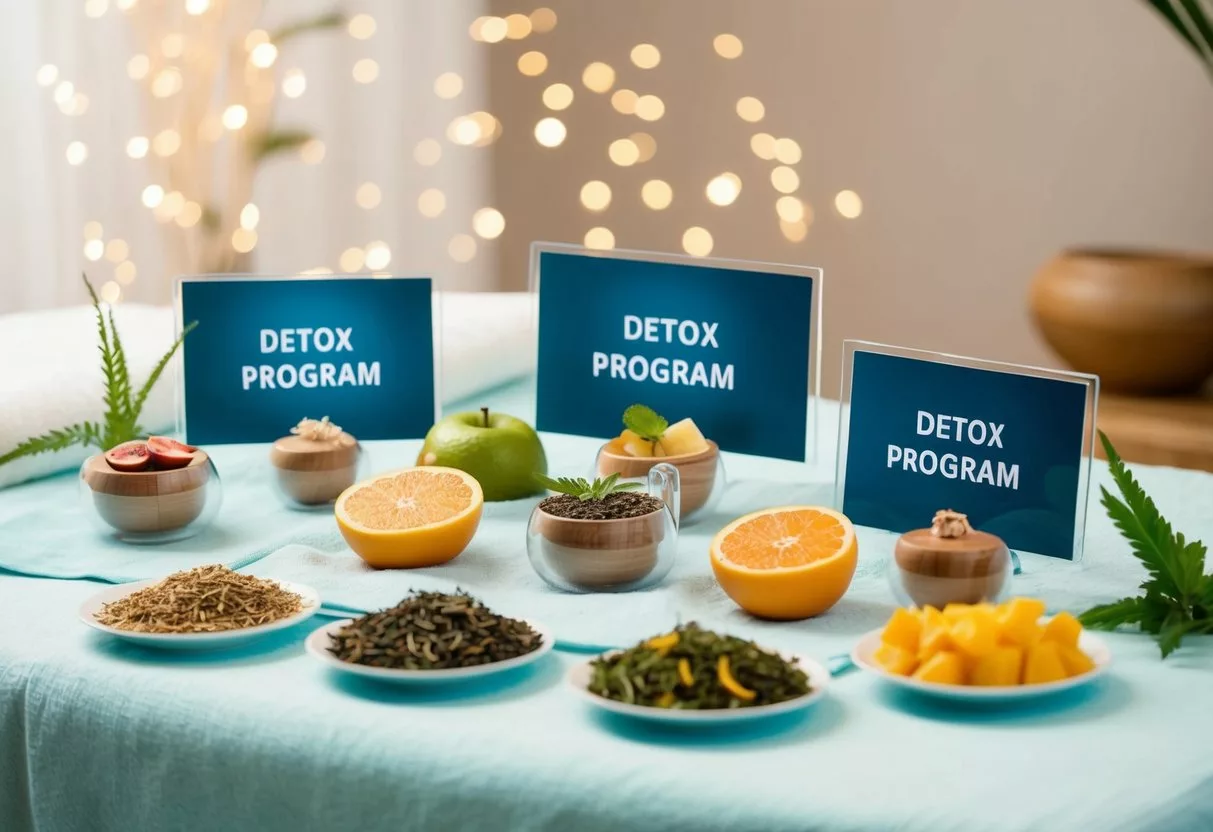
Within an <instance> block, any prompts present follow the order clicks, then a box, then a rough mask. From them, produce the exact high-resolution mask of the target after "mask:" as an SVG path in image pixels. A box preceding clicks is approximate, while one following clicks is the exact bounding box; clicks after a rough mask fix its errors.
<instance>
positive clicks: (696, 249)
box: [682, 225, 713, 257]
mask: <svg viewBox="0 0 1213 832" xmlns="http://www.w3.org/2000/svg"><path fill="white" fill-rule="evenodd" d="M712 245H713V241H712V235H711V233H710V232H709V231H708V230H707V229H706V228H700V227H699V226H697V225H694V226H691V227H690V228H688V229H687V230H686V231H685V232H683V234H682V250H683V251H685V252H686V253H687V254H691V255H694V256H695V257H707V256H708V255H709V254H711V253H712Z"/></svg>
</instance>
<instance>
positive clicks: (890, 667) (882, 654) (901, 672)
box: [872, 641, 918, 676]
mask: <svg viewBox="0 0 1213 832" xmlns="http://www.w3.org/2000/svg"><path fill="white" fill-rule="evenodd" d="M872 661H873V662H875V663H876V664H878V665H879V666H880V667H883V668H884V669H885V670H887V671H889V672H890V673H894V674H896V675H898V676H909V675H910V674H911V673H913V672H914V668H916V667H917V666H918V659H917V657H915V655H914V654H913V653H912V652H910V651H909V650H903V649H902V648H900V647H898V646H897V645H895V644H889V643H888V642H886V641H882V642H881V643H880V646H879V647H877V648H876V652H874V653H873V654H872Z"/></svg>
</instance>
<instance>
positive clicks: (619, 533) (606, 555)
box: [526, 464, 679, 592]
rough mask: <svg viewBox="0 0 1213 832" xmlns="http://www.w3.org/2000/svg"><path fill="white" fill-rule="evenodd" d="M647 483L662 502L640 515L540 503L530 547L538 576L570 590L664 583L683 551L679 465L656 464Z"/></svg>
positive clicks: (534, 515)
mask: <svg viewBox="0 0 1213 832" xmlns="http://www.w3.org/2000/svg"><path fill="white" fill-rule="evenodd" d="M647 486H648V493H649V496H651V497H655V498H657V499H658V500H660V501H661V502H662V504H663V505H662V506H661V507H660V508H658V509H656V510H654V511H652V512H650V513H648V514H644V515H641V516H639V517H626V518H620V519H610V520H583V519H573V518H566V517H558V516H556V515H554V514H549V513H548V512H546V511H544V510H543V509H542V508H541V507H540V506H535V510H534V511H533V512H531V520H530V523H529V524H528V525H527V535H526V551H527V556H528V557H529V558H530V560H531V566H532V567H534V569H535V571H536V572H537V573H539V577H541V578H543V579H544V580H545V581H547V582H548V583H549V584H551V585H552V586H554V587H556V588H557V589H562V590H565V591H566V592H629V591H631V590H635V589H643V588H644V587H647V586H652V585H653V584H656V583H658V582H660V581H661V580H662V579H663V578H664V577H665V576H666V575H668V574H669V572H670V569H672V568H673V566H674V558H675V555H676V553H677V551H678V519H677V518H678V507H679V505H678V504H679V476H678V469H677V468H675V467H674V466H673V465H667V464H660V465H655V466H653V467H652V468H651V469H650V470H649V472H648V476H647Z"/></svg>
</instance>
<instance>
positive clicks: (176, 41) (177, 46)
mask: <svg viewBox="0 0 1213 832" xmlns="http://www.w3.org/2000/svg"><path fill="white" fill-rule="evenodd" d="M184 51H185V38H184V37H182V36H181V34H180V33H179V32H172V33H170V34H167V35H165V36H164V38H163V39H162V40H161V41H160V52H161V54H163V55H164V57H166V58H180V57H181V53H183V52H184Z"/></svg>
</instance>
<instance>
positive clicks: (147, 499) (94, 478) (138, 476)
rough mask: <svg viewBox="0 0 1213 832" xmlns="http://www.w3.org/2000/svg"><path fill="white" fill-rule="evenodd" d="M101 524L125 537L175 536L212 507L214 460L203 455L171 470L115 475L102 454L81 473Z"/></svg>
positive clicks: (200, 453)
mask: <svg viewBox="0 0 1213 832" xmlns="http://www.w3.org/2000/svg"><path fill="white" fill-rule="evenodd" d="M80 476H81V478H82V479H83V480H84V483H85V485H87V486H88V487H89V489H90V490H91V491H92V492H93V505H94V507H96V509H97V514H99V515H100V516H101V519H102V520H104V521H105V522H106V523H108V524H109V525H110V526H112V527H113V528H115V529H117V530H118V531H120V532H128V533H154V532H170V531H175V530H177V529H181V528H184V527H185V526H188V525H189V524H190V523H192V522H194V521H195V520H197V519H198V517H199V516H201V514H202V510H203V509H204V508H205V507H206V484H207V482H208V481H209V480H210V477H211V462H210V457H208V456H207V455H206V453H205V452H204V451H198V452H197V453H196V454H195V455H194V458H193V460H191V462H190V464H189V465H187V466H185V467H184V468H175V469H173V470H171V471H115V470H114V469H113V468H111V467H110V465H109V463H108V462H106V461H105V457H104V455H102V454H96V455H95V456H92V457H89V459H88V460H87V461H86V462H85V463H84V466H83V467H82V468H81V469H80Z"/></svg>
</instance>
